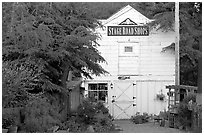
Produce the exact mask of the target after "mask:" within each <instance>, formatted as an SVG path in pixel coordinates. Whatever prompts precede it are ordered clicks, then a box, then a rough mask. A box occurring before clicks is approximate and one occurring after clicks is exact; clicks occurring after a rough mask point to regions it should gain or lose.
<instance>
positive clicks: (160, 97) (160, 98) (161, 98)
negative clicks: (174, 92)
mask: <svg viewBox="0 0 204 135" xmlns="http://www.w3.org/2000/svg"><path fill="white" fill-rule="evenodd" d="M164 98H165V95H164V94H163V93H161V94H157V99H158V100H161V101H163V100H164Z"/></svg>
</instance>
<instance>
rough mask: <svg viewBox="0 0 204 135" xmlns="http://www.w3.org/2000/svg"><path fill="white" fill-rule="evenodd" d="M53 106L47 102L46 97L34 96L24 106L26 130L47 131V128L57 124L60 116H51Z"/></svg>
mask: <svg viewBox="0 0 204 135" xmlns="http://www.w3.org/2000/svg"><path fill="white" fill-rule="evenodd" d="M53 111H56V110H54V109H53V107H52V106H51V105H50V104H49V101H48V100H47V98H45V97H44V98H42V97H41V98H35V99H33V101H31V102H30V103H29V104H28V105H27V106H26V108H25V115H26V118H25V124H24V127H23V128H24V129H25V130H26V132H31V133H33V132H47V131H48V129H49V128H51V127H53V126H55V125H59V123H60V120H59V117H60V116H53V115H51V114H54V113H53Z"/></svg>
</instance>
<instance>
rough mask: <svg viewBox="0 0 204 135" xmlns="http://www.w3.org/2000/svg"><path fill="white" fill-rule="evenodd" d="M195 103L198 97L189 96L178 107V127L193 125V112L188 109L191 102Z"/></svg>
mask: <svg viewBox="0 0 204 135" xmlns="http://www.w3.org/2000/svg"><path fill="white" fill-rule="evenodd" d="M191 100H192V101H193V102H195V100H196V96H195V95H194V94H190V95H188V96H187V97H186V98H184V100H183V101H182V102H181V103H180V104H179V105H178V118H177V124H178V126H183V127H184V128H189V127H191V123H192V111H191V110H189V109H188V102H189V101H191Z"/></svg>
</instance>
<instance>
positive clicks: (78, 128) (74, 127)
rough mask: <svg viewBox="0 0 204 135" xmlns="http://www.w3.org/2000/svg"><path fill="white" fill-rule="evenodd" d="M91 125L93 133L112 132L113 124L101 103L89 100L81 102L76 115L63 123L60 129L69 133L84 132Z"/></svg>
mask: <svg viewBox="0 0 204 135" xmlns="http://www.w3.org/2000/svg"><path fill="white" fill-rule="evenodd" d="M89 125H92V126H93V128H94V130H95V132H110V131H113V130H114V124H113V123H112V119H111V117H110V114H109V113H108V109H107V108H105V107H104V105H103V104H102V103H101V102H98V103H93V102H91V101H90V100H89V99H86V100H84V101H83V103H82V105H80V106H79V108H78V111H77V113H76V114H75V115H74V116H72V117H70V118H69V119H68V121H67V122H65V123H63V124H62V125H61V127H60V129H63V130H69V132H86V130H87V128H88V126H89Z"/></svg>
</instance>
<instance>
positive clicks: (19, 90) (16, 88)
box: [2, 62, 40, 108]
mask: <svg viewBox="0 0 204 135" xmlns="http://www.w3.org/2000/svg"><path fill="white" fill-rule="evenodd" d="M26 64H27V63H22V64H20V63H19V64H15V63H9V62H3V63H2V98H3V107H4V108H8V107H19V106H25V104H26V103H27V101H28V100H29V98H30V97H31V92H32V91H33V90H35V89H37V88H38V86H37V85H35V83H36V82H39V76H40V74H39V73H38V72H36V71H35V67H33V68H31V67H29V66H28V65H26ZM39 85H40V84H39Z"/></svg>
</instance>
